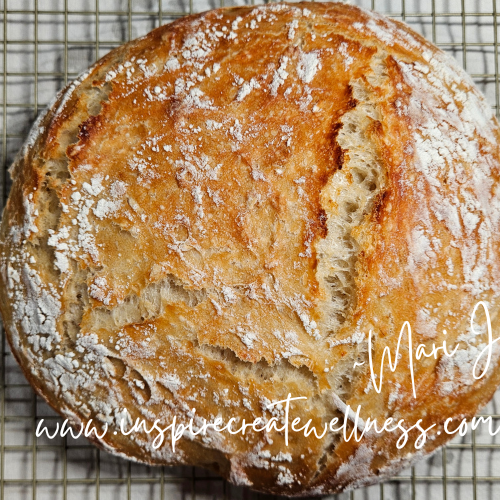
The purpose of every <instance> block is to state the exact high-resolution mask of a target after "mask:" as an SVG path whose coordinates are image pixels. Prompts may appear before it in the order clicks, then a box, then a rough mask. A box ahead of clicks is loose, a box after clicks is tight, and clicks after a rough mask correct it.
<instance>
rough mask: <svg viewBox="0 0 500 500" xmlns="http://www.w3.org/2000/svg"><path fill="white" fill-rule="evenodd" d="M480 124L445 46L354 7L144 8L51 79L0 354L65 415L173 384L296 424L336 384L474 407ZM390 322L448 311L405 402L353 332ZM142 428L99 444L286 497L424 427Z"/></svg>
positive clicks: (375, 413)
mask: <svg viewBox="0 0 500 500" xmlns="http://www.w3.org/2000/svg"><path fill="white" fill-rule="evenodd" d="M498 140H499V128H498V123H497V121H496V120H495V118H494V117H493V116H492V113H491V110H490V108H489V107H488V105H487V104H486V102H485V100H484V98H483V97H482V95H481V94H480V93H479V92H478V90H477V89H476V88H475V87H474V85H473V83H472V81H471V79H470V78H469V77H468V76H467V75H466V74H465V73H464V72H463V71H462V70H461V69H460V68H458V66H457V64H456V62H455V61H453V60H452V59H451V58H450V57H448V56H446V55H445V54H444V53H443V52H441V51H440V50H438V49H437V48H436V47H434V46H433V45H431V44H430V43H428V42H426V41H425V40H424V39H422V38H421V37H420V36H418V35H416V34H415V33H413V32H412V31H410V29H409V28H408V27H406V26H405V25H404V24H402V23H399V22H397V21H391V20H388V19H386V18H384V17H382V16H379V15H377V14H374V13H370V12H367V11H364V10H361V9H358V8H355V7H350V6H346V5H342V4H327V3H325V4H322V3H313V4H309V3H307V4H294V5H293V6H292V5H287V4H273V5H267V6H262V7H257V8H253V7H248V8H247V7H238V8H229V9H219V10H216V11H211V12H208V13H203V14H197V15H194V16H189V17H186V18H183V19H180V20H178V21H176V22H174V23H172V24H170V25H167V26H163V27H161V28H158V29H157V30H155V31H153V32H151V33H150V34H148V35H146V36H145V37H143V38H140V39H138V40H135V41H132V42H130V43H128V44H126V45H124V46H123V47H120V48H118V49H116V50H113V51H112V52H111V53H110V54H108V55H107V56H105V57H104V58H103V59H101V60H100V61H98V62H97V63H96V64H95V65H94V66H93V67H92V68H90V69H89V70H88V71H87V72H85V73H84V74H83V75H81V76H80V77H79V78H78V79H77V80H76V81H75V82H73V83H72V84H71V85H69V86H68V87H67V88H66V89H65V90H63V91H62V92H61V93H60V94H59V95H58V96H57V98H56V100H55V101H54V103H53V104H52V105H51V106H50V107H49V109H48V111H47V113H46V114H45V115H44V116H42V117H41V118H40V119H39V120H38V121H37V123H36V124H35V126H34V128H33V131H32V133H31V135H30V137H29V138H28V140H27V142H26V145H25V147H24V149H23V150H22V152H21V153H20V155H19V156H18V158H17V160H16V162H15V164H14V165H13V167H12V170H11V172H12V177H13V187H12V191H11V194H10V197H9V201H8V203H7V207H6V209H5V212H4V216H3V223H2V229H1V243H0V245H1V246H0V250H1V256H0V267H1V282H2V287H1V291H0V293H1V304H0V307H1V310H2V315H3V318H4V321H5V325H6V329H7V335H8V339H9V341H10V343H11V346H12V350H13V353H14V355H15V356H16V358H17V359H18V361H19V362H20V364H21V366H22V367H23V370H24V372H25V374H26V376H27V378H28V379H29V380H30V382H31V383H32V384H33V386H34V387H35V388H36V389H37V391H38V392H39V393H40V394H41V395H42V396H43V397H44V398H45V399H46V400H47V401H48V402H49V403H50V404H51V405H52V406H53V407H54V408H56V409H57V410H58V411H59V412H60V413H61V414H62V415H64V416H66V417H68V418H70V419H71V420H72V421H73V422H74V423H79V422H84V423H85V422H87V421H88V420H89V419H90V418H92V419H93V420H94V421H96V422H97V423H98V424H99V425H104V424H108V425H109V426H110V429H111V430H116V429H117V428H118V427H119V425H120V422H121V421H122V419H124V418H129V419H130V421H135V419H137V418H141V419H146V421H148V422H150V423H151V422H153V421H154V420H155V419H159V420H160V421H161V422H163V423H164V424H165V425H168V423H170V422H171V421H172V418H173V417H174V416H175V417H176V418H177V419H178V420H179V421H185V420H186V419H189V418H190V417H191V416H192V413H191V409H192V408H196V415H198V416H199V417H203V418H205V419H207V420H213V419H215V418H217V417H221V418H222V419H223V420H224V421H228V420H229V419H230V418H231V417H237V418H239V419H243V418H245V419H246V421H247V422H248V421H252V420H253V419H254V418H255V417H257V416H263V417H264V418H271V415H275V414H276V415H277V416H279V417H280V418H281V417H283V415H282V413H280V410H279V409H276V408H273V409H268V408H267V405H268V403H270V402H271V401H279V400H283V399H285V398H286V397H287V395H288V394H292V396H294V397H298V396H306V397H307V398H308V399H307V401H304V400H302V401H296V402H294V403H293V404H292V411H293V413H294V414H296V415H299V416H300V417H301V419H302V420H303V421H304V422H306V421H307V420H309V419H311V421H312V425H314V426H316V427H317V428H318V429H319V428H321V427H322V425H323V423H324V422H327V421H329V420H331V419H332V418H334V417H339V418H341V417H342V411H343V409H344V408H345V405H346V404H349V405H351V407H352V408H356V407H357V406H358V405H361V407H362V409H363V410H362V412H363V413H362V417H363V418H366V417H368V416H370V417H371V418H378V419H382V420H384V419H385V418H387V417H388V416H397V417H398V418H404V419H405V420H406V421H408V422H416V421H417V420H418V419H419V418H423V419H424V424H425V423H430V422H431V423H437V424H440V423H442V422H444V420H445V419H446V418H447V417H449V416H459V415H460V416H472V415H473V414H474V413H475V412H476V410H477V408H478V407H480V406H481V405H484V404H485V403H486V402H487V401H488V400H489V398H490V397H491V395H492V394H493V392H494V390H495V388H496V386H497V384H498V382H499V376H500V375H499V374H500V370H498V369H496V370H493V369H492V370H491V372H489V373H488V376H487V377H485V378H484V379H482V380H480V381H475V380H473V378H472V371H470V373H469V371H468V368H471V370H472V366H471V365H472V364H473V361H474V359H475V358H476V356H477V352H479V351H480V345H479V344H478V343H476V337H475V336H474V335H473V334H472V333H471V332H470V331H469V330H468V329H469V315H470V312H471V311H472V308H473V306H474V304H475V303H476V302H477V301H479V300H483V301H485V302H487V303H488V304H489V305H490V312H491V314H492V322H493V327H494V328H495V327H496V326H497V324H498V320H497V310H498V306H499V300H498V294H499V289H498V283H500V279H499V278H500V276H499V275H500V273H499V260H498V245H499V239H498V238H499V237H498V235H499V234H500V232H499V227H498V226H499V221H500V209H499V207H500V202H499V201H500V200H499V191H498V174H499V168H498V167H499V150H498ZM405 321H409V322H410V323H411V324H412V325H413V326H414V330H415V333H416V335H417V337H418V339H419V341H420V342H432V341H438V343H439V340H440V339H441V340H442V337H443V335H444V334H443V329H446V330H447V331H448V332H449V333H448V335H447V342H448V345H449V346H450V349H451V348H452V347H453V343H457V342H459V341H460V342H462V346H463V347H462V348H461V352H462V354H461V356H460V366H458V364H457V363H455V362H454V361H453V360H451V361H450V360H449V359H448V360H446V366H444V365H443V363H442V362H441V360H440V359H433V358H430V359H427V360H426V362H425V363H422V364H421V365H419V368H418V373H417V374H416V377H417V379H418V381H419V386H418V388H417V389H418V400H415V399H413V396H412V390H411V384H410V381H409V378H408V373H407V371H405V370H404V369H401V370H398V371H397V372H394V373H384V387H383V390H382V391H381V393H380V394H378V393H377V392H376V391H375V390H374V389H373V387H372V386H371V384H370V378H369V369H368V366H367V363H366V359H367V350H366V341H365V340H366V336H367V334H368V331H369V330H370V329H371V330H373V331H374V332H375V347H376V348H377V352H376V353H375V354H374V356H375V359H376V360H377V359H379V358H380V356H381V355H382V351H383V347H384V346H390V347H391V346H392V347H394V346H395V345H396V343H397V339H398V335H399V330H400V328H401V326H402V325H403V323H404V322H405ZM377 356H378V358H377ZM379 361H380V359H379ZM494 361H495V365H498V357H497V356H496V357H495V358H494ZM497 368H498V367H497ZM332 394H333V395H334V397H333V396H332ZM339 401H340V403H342V404H340V403H339ZM125 415H128V417H125ZM276 415H275V416H276ZM195 423H196V420H195ZM436 431H437V429H436ZM153 439H154V436H147V435H145V434H142V435H141V434H134V435H129V436H123V435H121V434H120V433H119V432H118V433H116V434H114V433H113V432H108V433H107V434H106V436H105V437H104V438H102V440H100V441H98V442H97V444H98V445H100V446H101V447H103V448H105V449H107V450H109V451H112V452H114V453H117V454H120V455H122V456H126V457H129V458H132V459H135V460H139V461H142V462H145V463H150V464H177V463H185V464H194V465H200V466H204V467H208V468H211V469H212V470H216V471H217V472H219V473H220V474H222V475H223V476H224V477H227V478H229V479H230V480H231V481H233V482H235V483H238V484H245V485H249V486H251V487H253V488H255V489H258V490H261V491H269V492H274V493H285V494H289V495H305V494H322V493H328V492H335V491H340V490H342V489H343V488H346V487H353V486H359V485H362V484H369V483H372V482H375V481H377V480H379V479H380V478H381V477H384V476H385V475H389V474H392V473H393V472H394V471H396V470H399V469H400V468H401V467H403V466H404V465H405V464H406V463H408V460H409V458H408V457H409V456H419V455H423V454H424V453H429V452H431V451H432V450H434V449H435V448H436V447H437V446H439V445H440V444H443V443H444V442H445V440H446V436H445V435H444V433H443V434H438V433H437V432H436V433H434V434H432V433H431V436H430V438H429V439H428V441H427V443H426V445H425V447H424V449H423V450H421V451H420V452H418V453H417V454H416V455H415V451H416V450H415V449H414V448H412V444H411V442H410V441H411V440H410V441H409V443H408V445H407V446H406V447H405V448H403V449H402V450H399V449H397V447H396V441H397V436H393V435H384V436H377V435H370V436H368V437H367V438H366V439H365V440H364V441H363V442H361V443H356V442H351V441H349V442H346V441H344V440H343V439H342V437H341V436H338V435H327V437H325V438H324V439H323V440H315V439H312V438H309V439H306V438H304V437H303V436H300V435H294V436H293V438H292V440H291V443H290V445H289V446H288V447H285V444H284V438H283V435H282V434H280V433H275V434H273V435H269V436H264V435H262V434H252V433H248V434H246V435H245V436H241V435H234V436H231V435H223V434H217V433H215V432H213V433H209V434H208V435H207V436H206V437H198V438H196V439H188V438H187V437H186V438H183V439H182V440H181V441H180V442H179V443H178V444H177V448H176V451H175V453H173V452H172V450H171V448H170V447H169V445H168V444H165V445H164V446H162V447H161V448H160V449H158V450H156V449H154V448H153V446H152V440H153ZM285 452H286V453H285Z"/></svg>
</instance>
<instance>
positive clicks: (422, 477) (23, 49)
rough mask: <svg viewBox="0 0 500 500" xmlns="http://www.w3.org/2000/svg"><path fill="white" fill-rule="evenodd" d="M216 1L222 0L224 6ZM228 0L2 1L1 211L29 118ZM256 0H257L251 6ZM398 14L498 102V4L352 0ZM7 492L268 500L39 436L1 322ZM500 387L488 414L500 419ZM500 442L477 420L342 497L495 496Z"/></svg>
mask: <svg viewBox="0 0 500 500" xmlns="http://www.w3.org/2000/svg"><path fill="white" fill-rule="evenodd" d="M219 2H220V3H219ZM238 3H242V4H243V3H245V2H244V1H241V0H240V1H237V2H235V3H233V1H229V0H218V1H217V0H38V1H37V0H0V66H1V67H2V70H3V74H2V76H1V79H0V88H1V91H0V92H1V102H0V109H1V112H2V116H1V119H0V134H1V136H0V137H1V140H0V143H1V153H0V154H1V158H2V175H1V176H0V203H1V206H2V207H3V204H4V203H5V199H6V197H7V194H8V191H9V187H10V180H9V178H8V174H7V167H8V166H9V165H10V163H11V161H12V159H13V157H14V155H15V153H16V152H17V150H18V149H19V148H20V146H21V144H22V142H23V141H24V139H25V137H26V135H27V132H28V130H29V127H30V125H31V123H32V122H33V121H34V119H35V117H36V116H37V114H38V113H39V112H40V111H41V110H42V109H43V108H44V107H45V105H46V104H47V103H48V102H49V101H50V99H51V98H52V96H53V95H55V93H56V92H57V91H58V90H59V89H61V88H62V87H63V86H64V85H65V84H66V83H67V82H68V81H70V80H71V79H72V78H74V77H75V76H76V75H77V74H78V73H79V72H81V71H82V70H84V69H86V68H87V67H88V66H89V65H90V64H91V63H92V62H94V61H95V60H96V59H98V58H99V57H101V56H103V55H104V54H105V53H107V52H108V51H109V50H111V49H112V48H113V47H116V46H118V45H120V44H122V43H123V42H125V41H127V40H130V39H133V38H136V37H138V36H141V35H143V34H145V33H147V32H148V31H150V30H151V29H153V28H155V27H157V26H159V25H161V24H165V23H168V22H170V21H172V20H173V19H175V18H177V17H180V16H183V15H186V14H189V13H192V12H200V11H203V10H207V9H211V8H216V7H219V6H223V5H224V4H225V5H235V4H238ZM252 3H253V2H252ZM351 3H355V4H357V5H361V6H363V7H367V8H371V9H373V10H376V11H378V12H380V13H383V14H387V15H389V16H391V17H394V18H397V19H402V20H404V21H406V22H407V23H408V24H410V25H411V26H412V28H413V29H415V30H416V31H418V32H420V33H421V34H423V35H424V36H425V37H426V38H428V39H430V40H432V41H433V42H434V43H436V44H437V45H438V46H440V47H441V48H442V49H443V50H445V51H447V52H450V53H451V54H452V55H453V56H454V57H456V58H457V60H458V61H459V62H460V63H461V64H462V65H463V66H464V68H465V69H466V70H467V71H468V72H469V73H470V74H471V75H472V77H473V78H474V80H475V81H476V83H477V85H478V86H479V88H480V89H481V90H482V91H483V93H484V94H485V95H486V97H487V99H488V100H489V102H490V103H491V105H492V106H493V108H494V109H495V111H496V113H497V116H498V114H499V111H500V106H499V100H500V98H499V78H498V75H499V71H498V64H499V60H498V36H499V35H498V13H499V12H500V0H354V1H352V2H351ZM2 353H3V356H0V358H1V367H0V374H1V394H0V398H1V399H0V460H1V465H0V500H4V499H5V500H20V499H23V500H24V499H32V500H45V499H49V498H50V499H51V500H56V499H57V500H59V499H64V500H66V499H69V500H92V499H95V500H99V499H101V500H108V499H113V500H115V499H116V500H118V499H127V500H135V499H141V500H149V499H151V500H153V499H162V500H163V499H169V500H170V499H172V500H178V499H179V500H180V499H182V500H188V499H192V500H209V499H211V500H212V499H214V500H215V499H217V500H218V499H241V500H243V499H246V500H251V499H261V500H270V499H271V498H276V497H272V496H266V495H259V494H256V493H253V492H250V491H249V490H247V489H244V488H238V487H235V486H232V485H230V484H228V483H226V482H225V481H223V480H222V479H220V478H219V477H217V476H214V475H212V474H211V473H208V472H206V471H204V470H201V469H197V468H192V467H176V468H167V467H166V468H155V467H146V466H142V465H137V464H132V463H131V462H128V461H126V460H122V459H119V458H116V457H113V456H111V455H109V454H107V453H104V452H101V451H99V450H97V449H96V448H95V447H94V446H92V445H90V444H89V443H88V442H87V441H86V440H84V439H78V440H75V439H71V438H64V439H62V438H61V439H54V440H49V439H47V438H36V436H35V429H36V426H37V423H38V422H39V420H40V419H41V418H43V419H45V422H46V423H47V425H52V426H55V424H56V423H57V422H58V421H59V422H60V421H61V419H60V417H58V416H57V415H56V414H55V413H54V412H53V411H52V410H51V409H50V408H49V407H48V406H47V405H46V404H45V403H44V402H43V401H42V400H41V399H40V398H38V397H37V396H36V395H35V394H34V392H33V391H32V389H31V387H30V386H29V385H28V384H27V382H26V380H25V379H24V377H23V375H22V373H21V371H20V369H19V368H18V366H17V364H16V362H15V360H14V359H13V357H12V355H11V354H10V352H9V348H8V346H7V345H6V342H5V337H4V335H3V330H2ZM499 403H500V392H498V393H497V395H496V397H495V398H494V400H493V401H492V402H491V403H490V404H489V405H488V406H487V407H486V408H485V410H484V411H483V413H484V414H486V415H491V416H492V417H493V419H494V422H495V425H500V408H499ZM499 441H500V439H499V440H497V439H495V438H493V437H490V435H489V434H488V433H487V431H486V428H482V427H479V428H478V429H477V430H476V431H475V432H470V433H468V434H467V435H466V436H464V437H462V438H460V439H458V440H455V441H453V442H452V443H451V444H449V445H448V446H447V447H446V448H443V449H442V450H439V451H438V452H437V453H435V454H434V455H433V456H432V457H431V458H430V459H427V460H425V461H422V462H420V463H419V464H417V465H416V466H415V467H413V468H411V469H409V470H406V471H403V472H402V473H401V474H399V475H398V476H396V477H394V478H391V479H390V480H388V481H386V482H385V483H383V484H381V485H377V486H372V487H370V488H365V489H361V490H356V491H354V492H350V493H344V494H342V495H337V496H334V497H325V499H324V500H326V498H328V499H330V500H333V498H337V499H339V500H340V499H342V500H347V499H370V500H375V499H394V500H395V499H405V500H406V499H419V500H420V499H425V500H434V499H443V500H447V499H448V500H454V499H457V500H458V499H474V500H475V499H480V500H486V499H491V500H493V499H498V498H500V442H499Z"/></svg>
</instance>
